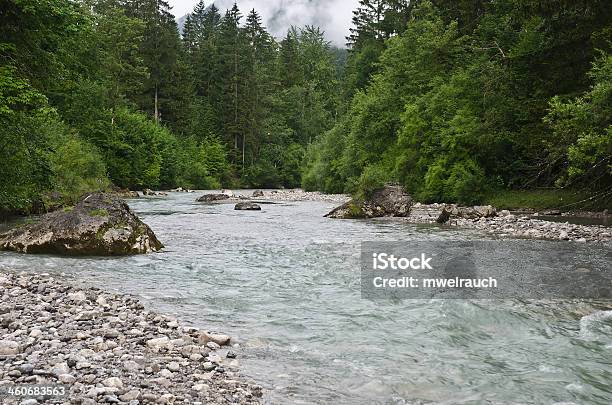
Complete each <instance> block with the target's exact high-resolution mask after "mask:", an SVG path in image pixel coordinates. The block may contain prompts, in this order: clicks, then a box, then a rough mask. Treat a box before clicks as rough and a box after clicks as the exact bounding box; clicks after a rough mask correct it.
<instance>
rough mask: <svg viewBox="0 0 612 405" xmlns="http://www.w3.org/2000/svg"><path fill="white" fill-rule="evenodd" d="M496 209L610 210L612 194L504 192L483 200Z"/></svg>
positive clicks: (532, 191) (543, 190)
mask: <svg viewBox="0 0 612 405" xmlns="http://www.w3.org/2000/svg"><path fill="white" fill-rule="evenodd" d="M485 203H486V204H490V205H492V206H494V207H496V208H497V209H507V210H516V209H534V210H545V209H560V210H563V211H579V210H587V211H603V210H605V209H608V210H612V194H610V193H609V192H608V193H607V195H606V193H599V194H598V193H585V192H582V191H574V190H550V189H542V190H505V191H499V192H496V193H493V194H491V195H489V196H488V197H487V198H486V199H485Z"/></svg>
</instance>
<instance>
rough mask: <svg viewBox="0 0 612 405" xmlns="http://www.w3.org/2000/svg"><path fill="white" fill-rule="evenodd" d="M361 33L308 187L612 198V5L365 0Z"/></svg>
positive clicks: (311, 154)
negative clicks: (568, 192) (390, 186)
mask: <svg viewBox="0 0 612 405" xmlns="http://www.w3.org/2000/svg"><path fill="white" fill-rule="evenodd" d="M353 21H354V28H353V30H352V32H351V36H350V37H349V41H350V44H349V46H350V54H349V59H348V65H347V67H346V72H345V77H344V80H343V82H342V83H343V95H344V98H343V103H342V105H341V106H340V110H341V111H342V114H341V115H340V116H339V118H338V121H337V123H336V125H335V126H334V127H333V128H332V129H331V130H330V131H328V132H326V133H324V134H323V135H322V136H320V137H319V138H317V139H316V141H315V142H314V143H313V144H312V145H311V146H310V147H309V149H308V152H307V154H306V160H305V170H304V176H303V185H304V186H305V188H307V189H319V190H324V191H327V192H346V191H348V192H357V193H359V194H362V195H363V194H367V193H368V192H369V191H371V190H372V189H374V188H376V187H377V186H379V185H381V184H383V183H384V182H388V181H398V182H400V183H402V184H404V185H405V186H406V187H407V188H408V190H409V191H410V192H412V193H413V194H414V195H415V196H416V197H417V198H418V199H420V200H423V201H449V202H450V201H457V202H462V203H476V202H479V201H482V200H483V199H484V198H485V197H486V195H487V194H489V193H491V192H492V191H494V190H505V189H533V188H540V187H547V188H573V189H584V190H588V191H589V192H590V193H591V195H592V197H593V198H609V196H610V195H612V127H611V124H612V55H611V53H610V51H611V47H612V3H611V2H609V1H607V0H584V1H574V0H550V1H539V0H504V1H493V0H478V1H472V0H466V1H463V0H459V1H458V0H433V1H428V0H421V1H416V0H413V1H409V0H362V1H360V7H359V9H358V10H356V11H355V13H354V19H353Z"/></svg>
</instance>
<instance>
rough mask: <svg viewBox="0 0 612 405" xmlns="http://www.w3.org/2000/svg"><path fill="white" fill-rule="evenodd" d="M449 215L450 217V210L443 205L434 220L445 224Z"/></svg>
mask: <svg viewBox="0 0 612 405" xmlns="http://www.w3.org/2000/svg"><path fill="white" fill-rule="evenodd" d="M450 217H451V211H449V210H448V209H446V207H444V208H442V212H440V215H439V216H438V218H437V219H436V222H437V223H439V224H445V223H447V222H448V220H449V219H450Z"/></svg>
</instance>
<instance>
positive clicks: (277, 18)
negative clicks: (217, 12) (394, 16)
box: [169, 0, 358, 45]
mask: <svg viewBox="0 0 612 405" xmlns="http://www.w3.org/2000/svg"><path fill="white" fill-rule="evenodd" d="M169 2H170V4H171V5H172V6H173V7H174V8H173V13H174V15H175V16H177V17H181V16H183V15H185V14H187V13H189V12H191V10H193V6H194V5H195V4H196V3H197V0H169ZM210 3H212V2H207V3H206V4H210ZM214 3H215V5H216V6H217V7H218V8H220V9H221V10H222V11H223V12H225V9H227V8H230V7H231V6H232V5H233V3H234V0H217V1H215V2H214ZM237 3H238V7H239V8H240V11H241V12H242V14H243V15H245V16H246V14H247V13H248V12H249V11H250V10H251V9H253V8H254V9H255V10H257V12H258V13H259V14H260V15H261V16H262V18H263V20H264V22H265V24H266V26H267V27H268V30H269V31H270V33H272V34H273V35H275V36H276V37H283V36H284V34H285V33H286V32H287V29H288V28H289V27H290V26H291V25H295V26H304V25H306V24H308V25H315V26H319V27H321V29H323V30H324V31H325V32H326V35H327V38H328V39H329V40H330V41H332V42H333V43H335V44H336V45H343V44H344V43H345V42H346V40H345V37H346V36H347V35H348V33H349V28H350V26H351V19H352V16H353V13H352V11H353V10H354V9H355V8H357V4H358V0H238V1H237Z"/></svg>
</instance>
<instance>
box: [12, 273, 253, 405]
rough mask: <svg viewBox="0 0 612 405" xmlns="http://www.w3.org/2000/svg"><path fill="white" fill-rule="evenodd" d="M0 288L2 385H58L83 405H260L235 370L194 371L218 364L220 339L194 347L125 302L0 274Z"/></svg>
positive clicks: (223, 339)
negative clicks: (179, 404)
mask: <svg viewBox="0 0 612 405" xmlns="http://www.w3.org/2000/svg"><path fill="white" fill-rule="evenodd" d="M0 285H1V286H2V288H0V294H3V293H4V294H3V297H2V298H3V299H2V301H0V356H3V358H2V359H3V360H4V361H0V380H1V378H2V377H1V376H4V377H5V378H4V380H5V381H3V382H2V383H6V382H10V383H12V382H15V383H30V384H41V385H43V384H58V383H60V384H64V385H65V386H66V387H67V390H68V398H70V403H75V404H81V405H95V404H96V403H125V404H130V405H138V404H152V403H160V404H171V403H196V402H201V403H206V404H211V405H212V404H214V405H218V404H246V403H249V404H250V403H255V404H258V403H261V402H262V400H261V397H262V392H261V388H258V386H256V385H253V384H252V383H250V382H249V381H247V380H245V379H244V378H243V377H240V376H239V375H237V374H236V372H235V371H234V369H233V368H231V369H228V370H227V371H225V372H224V373H221V372H222V371H223V368H221V367H219V366H217V364H215V363H213V361H205V362H204V363H202V361H203V359H205V358H206V357H208V358H209V360H210V359H213V360H214V361H215V362H217V363H219V362H220V361H221V354H222V352H220V351H219V352H217V353H215V352H216V351H217V350H219V348H220V343H223V344H229V342H230V340H231V339H230V337H229V336H227V335H222V334H207V335H208V336H209V338H207V341H206V343H201V336H202V332H200V331H199V330H198V329H195V328H188V327H183V326H181V324H180V321H178V320H176V319H173V318H170V317H167V316H164V315H160V314H156V313H154V312H151V311H148V310H145V308H144V306H143V305H142V304H141V303H140V302H138V301H136V300H134V299H133V298H130V297H127V296H122V295H119V294H111V293H106V292H101V291H100V290H95V289H88V288H80V289H75V287H74V282H73V281H66V282H65V281H63V280H61V279H59V278H57V279H56V278H53V277H51V276H50V275H42V274H26V273H22V274H20V275H15V274H13V273H11V272H10V271H6V270H4V271H2V272H0ZM88 297H92V298H88ZM51 309H52V310H51ZM223 354H226V355H227V354H229V353H223ZM230 356H231V355H230ZM228 357H229V356H228ZM7 359H8V360H7ZM160 365H162V366H160ZM215 369H216V370H217V371H218V372H215V371H214V370H215ZM230 370H231V371H230ZM230 380H231V381H232V382H228V381H230ZM194 387H195V388H194ZM196 388H197V389H196ZM0 402H1V401H0ZM22 403H23V404H26V405H32V404H36V403H38V402H37V401H36V399H26V400H25V401H22ZM66 403H67V402H66Z"/></svg>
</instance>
